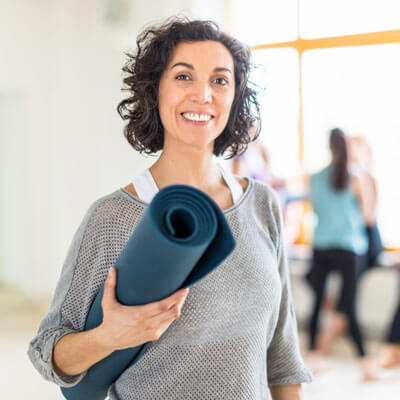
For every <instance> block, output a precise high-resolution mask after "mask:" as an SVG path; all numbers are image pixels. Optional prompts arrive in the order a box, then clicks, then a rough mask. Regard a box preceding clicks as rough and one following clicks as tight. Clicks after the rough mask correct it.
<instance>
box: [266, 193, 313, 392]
mask: <svg viewBox="0 0 400 400" xmlns="http://www.w3.org/2000/svg"><path fill="white" fill-rule="evenodd" d="M272 212H273V217H274V219H275V221H276V222H277V226H278V229H277V230H278V233H277V235H278V238H277V239H276V241H277V247H278V248H277V268H278V272H279V278H280V283H281V285H280V288H281V301H280V305H279V310H278V318H277V322H276V325H275V330H274V333H273V337H272V340H271V342H270V343H269V346H268V349H267V371H268V385H269V388H270V391H271V394H272V395H273V396H278V397H276V399H279V400H280V399H285V400H291V399H293V400H295V399H298V398H300V397H299V396H300V393H301V388H300V384H301V383H303V382H306V383H310V382H311V373H310V371H309V370H308V369H307V368H306V367H305V365H304V362H303V360H302V357H301V354H300V349H299V343H298V334H297V323H296V317H295V313H294V308H293V304H292V298H291V288H290V277H289V268H288V263H287V258H286V251H285V244H284V243H285V242H284V237H283V226H282V217H281V212H280V210H279V206H278V202H277V200H276V199H274V201H273V210H272ZM289 393H290V396H294V397H282V396H286V395H287V396H289ZM296 396H297V397H296ZM274 400H275V397H274Z"/></svg>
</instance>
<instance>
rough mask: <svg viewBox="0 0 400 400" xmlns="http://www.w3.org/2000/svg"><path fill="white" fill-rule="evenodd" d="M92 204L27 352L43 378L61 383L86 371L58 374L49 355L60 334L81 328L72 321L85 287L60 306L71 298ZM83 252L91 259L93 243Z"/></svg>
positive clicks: (68, 383) (67, 383)
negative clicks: (76, 373) (78, 294)
mask: <svg viewBox="0 0 400 400" xmlns="http://www.w3.org/2000/svg"><path fill="white" fill-rule="evenodd" d="M95 208H96V202H95V203H93V205H92V206H91V207H90V208H89V210H88V211H87V212H86V214H85V216H84V218H83V220H82V222H81V223H80V225H79V227H78V230H77V231H76V233H75V235H74V237H73V239H72V243H71V245H70V247H69V250H68V252H67V256H66V258H65V261H64V264H63V267H62V270H61V275H60V277H59V280H58V283H57V286H56V289H55V293H54V296H53V299H52V302H51V305H50V308H49V310H48V312H47V314H46V315H45V317H44V318H43V319H42V321H41V323H40V325H39V329H38V332H37V334H36V336H35V337H34V338H33V339H32V340H31V341H30V343H29V347H28V352H27V354H28V357H29V358H30V360H31V362H32V364H33V365H34V367H35V368H36V369H37V371H38V372H39V373H40V374H41V375H42V377H43V378H44V379H46V380H48V381H51V382H54V383H55V384H57V385H59V386H64V387H71V386H74V385H76V384H78V383H79V382H80V381H81V380H82V379H83V377H84V376H85V375H86V372H83V373H82V374H79V375H74V376H58V375H57V374H56V372H55V370H54V366H53V362H52V356H53V349H54V346H55V345H56V343H57V342H58V341H59V340H60V339H61V338H62V337H63V336H65V335H68V334H69V333H74V332H79V331H81V330H83V326H82V323H79V322H76V321H78V320H79V319H78V318H77V315H78V313H79V312H81V311H79V310H81V304H80V301H83V300H84V299H85V298H86V297H87V296H88V293H87V291H85V290H82V291H81V292H80V297H76V296H74V299H73V301H74V305H75V306H74V307H64V304H65V303H66V302H69V303H70V302H71V301H70V300H71V299H70V298H71V295H70V289H71V286H72V282H73V280H74V275H75V273H76V270H77V269H78V268H79V265H78V264H79V259H80V258H81V256H82V243H83V242H84V239H85V237H86V236H87V231H88V225H89V222H90V219H91V216H92V214H93V211H94V209H95ZM85 252H86V253H87V254H84V256H85V257H86V258H87V257H90V260H93V259H95V257H96V254H95V253H96V248H95V247H93V246H92V247H91V249H89V251H88V250H85ZM87 290H88V289H87Z"/></svg>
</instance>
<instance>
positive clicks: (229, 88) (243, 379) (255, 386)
mask: <svg viewBox="0 0 400 400" xmlns="http://www.w3.org/2000/svg"><path fill="white" fill-rule="evenodd" d="M137 45H138V49H137V53H136V55H130V56H129V60H128V62H127V64H126V66H125V67H124V71H125V72H126V73H127V77H126V78H125V79H124V82H125V84H126V89H127V90H128V91H129V94H130V95H129V97H128V98H127V99H125V100H123V101H122V102H121V103H120V104H119V112H120V114H121V116H122V117H123V118H124V119H127V120H128V124H127V126H126V128H125V136H126V138H127V140H128V141H129V143H130V144H131V145H132V146H133V147H134V148H135V149H136V150H139V151H143V152H145V153H155V152H157V151H159V150H162V153H161V156H160V157H159V159H158V160H157V161H156V162H155V163H154V164H153V165H152V166H151V168H150V169H148V170H146V171H144V172H143V173H142V174H140V175H139V176H137V177H136V178H135V179H134V181H133V184H132V183H131V184H129V185H127V186H126V187H125V188H123V189H122V188H121V189H120V190H117V191H115V192H114V193H111V194H110V195H108V196H105V197H103V198H101V199H99V200H97V201H96V202H95V203H94V205H92V207H91V208H90V209H89V211H88V213H87V215H86V216H85V218H84V221H83V222H82V224H81V226H80V228H79V230H78V233H77V234H76V237H75V239H74V242H75V243H74V245H73V246H72V247H71V249H70V253H69V254H68V256H67V260H66V263H65V265H64V267H63V271H62V275H61V278H60V282H59V284H58V287H57V289H56V295H55V299H54V300H53V304H52V307H51V309H50V311H49V314H48V315H47V316H46V317H45V319H44V320H43V321H42V324H41V326H40V328H39V332H38V335H37V336H36V337H35V338H34V339H33V340H32V342H31V344H30V349H29V355H30V358H31V360H32V362H33V363H34V365H35V366H36V368H37V369H38V370H39V371H40V372H41V373H42V375H43V376H44V377H45V378H47V379H49V380H52V381H53V382H55V383H57V384H59V385H63V386H73V385H75V384H77V383H78V382H79V381H80V379H82V377H83V376H84V374H85V371H86V370H87V369H88V368H89V367H90V366H92V365H93V364H94V363H96V362H98V361H99V360H101V359H103V358H104V357H106V356H107V355H109V354H110V353H112V352H113V351H115V350H117V349H123V348H127V347H132V346H137V345H139V344H142V343H146V342H149V341H151V343H150V345H149V346H148V347H147V349H146V351H145V353H144V354H143V356H142V357H141V358H140V360H139V361H138V362H137V363H135V364H134V365H133V366H131V367H129V368H128V369H127V370H126V371H125V372H124V373H123V374H122V375H121V376H120V378H119V379H118V380H117V381H116V382H115V383H114V384H113V385H111V387H110V388H109V391H108V395H109V397H110V399H123V400H129V399H137V398H140V399H152V400H154V399H188V398H199V399H200V398H201V399H217V398H224V399H225V398H230V399H266V398H268V389H267V385H269V386H270V391H271V393H272V397H273V399H275V400H279V399H287V398H289V396H291V397H290V399H299V398H300V390H301V388H300V386H301V385H300V384H301V383H302V382H309V381H310V374H309V372H308V370H307V369H306V368H305V367H304V364H303V362H302V359H301V357H300V353H299V348H298V343H297V332H296V321H295V316H294V313H293V307H292V304H291V297H290V287H289V280H288V271H287V264H286V258H285V252H284V248H283V245H282V243H283V239H282V225H281V219H280V215H279V210H278V208H277V202H276V199H275V197H274V196H273V195H272V192H271V190H270V189H269V188H268V187H267V186H266V185H263V184H261V183H257V182H256V181H253V180H252V179H244V178H237V177H234V176H233V175H230V174H229V173H228V172H226V171H224V170H223V169H222V168H221V167H219V166H218V164H216V163H215V161H214V156H219V155H222V154H223V153H224V152H225V151H230V155H231V156H234V155H236V154H237V153H238V152H240V151H242V150H244V149H245V148H246V146H247V144H248V142H249V141H250V138H249V135H248V130H249V128H250V127H251V125H253V124H254V122H255V121H256V118H257V117H258V103H257V100H256V93H255V92H254V91H253V90H252V89H250V88H249V86H248V81H247V78H248V73H249V66H250V64H249V60H250V51H249V49H248V48H247V47H244V46H243V45H242V44H240V43H239V42H238V41H237V40H235V39H233V38H231V37H230V36H228V35H226V34H225V33H222V32H220V31H219V29H218V27H217V26H216V25H215V24H214V23H212V22H208V21H188V20H180V19H173V20H171V21H168V22H167V23H166V24H164V25H162V26H160V27H151V28H149V29H147V30H145V31H144V32H143V33H142V34H141V35H140V36H139V38H138V41H137ZM252 110H254V111H255V112H256V115H255V116H254V115H252ZM171 184H186V185H191V186H194V187H196V188H199V189H201V190H203V191H204V192H205V193H207V194H208V195H209V196H210V197H212V198H213V199H214V200H215V201H216V203H217V204H218V205H219V206H220V207H221V209H222V210H224V214H225V216H226V218H227V220H228V222H229V224H230V226H231V228H232V231H233V233H234V236H235V238H236V241H237V246H236V248H235V250H234V252H233V253H232V254H231V255H230V257H228V258H227V259H226V260H225V261H224V262H223V263H222V264H221V265H220V266H219V267H218V268H217V269H216V270H215V271H214V272H213V273H211V274H210V275H208V276H207V277H206V278H205V279H203V280H202V281H200V282H198V283H197V284H196V285H194V286H193V287H191V289H190V293H189V294H187V291H186V290H181V291H178V292H176V293H175V294H173V295H171V296H169V297H168V298H166V299H163V300H161V301H159V302H154V303H150V304H147V305H144V306H130V307H128V306H122V305H121V304H119V303H118V302H117V301H116V298H115V285H116V279H117V276H116V270H115V268H113V267H112V265H113V264H114V262H115V260H116V258H117V257H118V255H119V253H120V252H121V250H122V249H123V247H124V244H125V243H126V241H127V240H128V238H129V236H130V234H131V232H132V230H133V229H134V227H135V225H136V224H137V222H138V221H139V219H140V217H141V216H142V215H143V212H144V210H145V208H146V206H147V204H148V202H149V201H151V198H152V197H153V196H154V195H155V193H157V191H158V190H160V189H162V188H164V187H165V186H168V185H171ZM250 238H251V240H250ZM107 275H108V278H107V280H106V277H107ZM105 280H106V283H105V292H104V297H103V301H102V307H103V313H104V319H103V322H102V324H101V325H100V326H99V327H98V328H95V329H93V330H91V331H87V332H81V330H82V328H83V326H84V323H85V319H86V315H87V312H88V308H89V306H90V304H91V301H92V300H93V298H94V296H95V295H96V293H97V291H98V289H99V287H100V286H101V285H102V283H103V282H104V281H105ZM186 295H187V298H186V301H185V296H186ZM178 317H179V318H178ZM53 349H54V350H53ZM52 351H53V352H52Z"/></svg>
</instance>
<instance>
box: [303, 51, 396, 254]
mask: <svg viewBox="0 0 400 400" xmlns="http://www.w3.org/2000/svg"><path fill="white" fill-rule="evenodd" d="M399 71H400V44H399V45H397V44H394V45H380V46H362V47H351V48H338V49H325V50H313V51H307V52H305V53H304V56H303V90H304V96H303V99H304V132H305V162H306V167H307V169H308V170H309V171H315V170H316V169H319V168H321V167H322V166H324V165H325V164H326V163H327V161H328V159H329V152H328V131H329V129H330V128H332V127H335V126H338V127H341V128H342V129H343V130H344V131H345V132H346V133H347V134H349V135H362V136H364V137H365V138H366V139H367V141H368V143H369V144H370V146H371V147H372V153H373V160H374V163H373V174H374V176H375V177H376V179H377V183H378V195H379V203H378V218H379V219H378V223H379V226H380V229H381V233H382V236H383V240H384V244H385V245H386V246H388V247H399V246H400V236H399V225H400V216H399V211H398V206H399V204H400V186H399V185H398V171H399V165H400V164H399V158H398V153H399V149H400V113H399V110H400V74H399Z"/></svg>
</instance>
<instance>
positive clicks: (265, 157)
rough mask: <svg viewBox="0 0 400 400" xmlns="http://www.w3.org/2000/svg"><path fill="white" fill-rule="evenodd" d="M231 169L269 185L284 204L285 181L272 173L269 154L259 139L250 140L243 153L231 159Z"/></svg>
mask: <svg viewBox="0 0 400 400" xmlns="http://www.w3.org/2000/svg"><path fill="white" fill-rule="evenodd" d="M231 169H232V172H233V173H234V174H236V175H242V176H249V177H251V178H253V179H257V180H259V181H261V182H263V183H265V184H267V185H269V186H271V187H272V188H273V189H274V190H275V191H276V193H277V195H278V198H279V200H280V202H281V205H282V206H283V205H284V203H285V200H286V196H287V189H286V187H287V182H286V180H285V179H282V178H280V177H278V176H276V175H275V174H274V172H273V168H272V166H271V157H270V154H269V152H268V149H267V147H266V146H265V145H264V144H263V143H261V141H260V139H257V140H255V141H254V142H251V143H250V144H249V145H248V148H247V150H246V152H245V153H242V154H240V155H239V156H237V157H234V158H233V159H232V165H231Z"/></svg>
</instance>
